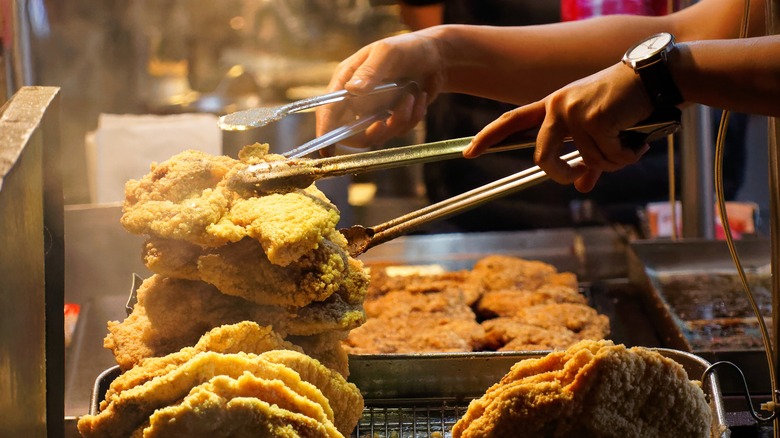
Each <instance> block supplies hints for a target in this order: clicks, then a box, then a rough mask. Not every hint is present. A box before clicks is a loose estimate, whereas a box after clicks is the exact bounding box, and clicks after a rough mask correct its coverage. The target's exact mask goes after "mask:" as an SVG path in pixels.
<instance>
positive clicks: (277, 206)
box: [121, 145, 340, 266]
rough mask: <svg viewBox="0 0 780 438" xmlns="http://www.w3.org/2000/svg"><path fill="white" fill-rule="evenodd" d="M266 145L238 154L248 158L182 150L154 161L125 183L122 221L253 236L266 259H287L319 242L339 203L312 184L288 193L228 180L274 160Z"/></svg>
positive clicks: (211, 238) (204, 240)
mask: <svg viewBox="0 0 780 438" xmlns="http://www.w3.org/2000/svg"><path fill="white" fill-rule="evenodd" d="M267 151H268V146H267V145H264V146H263V145H254V146H252V147H250V148H249V149H248V152H245V153H242V154H240V156H241V157H242V159H243V160H244V161H243V162H242V161H239V160H234V159H232V158H230V157H227V156H212V155H208V154H205V153H203V152H198V151H193V150H189V151H185V152H182V153H180V154H177V155H174V156H173V157H171V158H170V159H168V160H166V161H164V162H162V163H160V164H157V163H155V164H153V165H152V167H151V172H150V173H148V174H147V175H145V176H144V177H142V178H141V179H139V180H130V181H128V182H127V184H126V185H125V202H124V205H123V215H122V218H121V223H122V225H123V226H124V227H125V228H126V229H127V230H128V231H130V232H132V233H135V234H146V235H149V236H152V237H157V238H162V239H176V240H184V241H187V242H190V243H193V244H197V245H200V246H207V247H216V246H220V245H224V244H226V243H228V242H238V241H239V240H241V239H243V238H245V237H250V238H252V239H255V240H257V241H258V242H259V243H260V244H261V245H262V248H263V250H264V251H265V253H266V255H267V257H268V260H269V261H270V262H271V263H273V264H276V265H279V266H287V265H289V264H291V263H294V262H296V261H297V260H298V259H300V258H301V257H302V256H304V255H306V254H308V253H310V252H312V251H313V250H315V249H316V248H318V247H319V245H320V242H321V241H322V240H323V238H325V237H326V236H328V235H330V234H331V233H332V232H333V230H334V229H335V226H336V224H337V223H338V221H339V216H340V214H339V211H338V208H336V206H335V205H333V204H332V203H331V202H330V201H328V199H327V198H326V197H325V196H324V195H323V194H322V192H320V191H319V190H317V188H316V187H314V186H311V187H309V188H306V189H304V190H295V191H291V192H289V193H285V194H271V195H267V196H259V197H254V196H246V197H242V196H241V195H239V194H238V193H236V192H233V191H232V190H231V189H229V188H228V181H229V180H230V178H231V177H232V176H234V175H235V174H236V172H237V171H238V170H239V169H242V168H244V167H246V165H247V164H249V163H257V162H262V161H276V160H280V159H284V158H283V157H281V156H278V155H273V154H267Z"/></svg>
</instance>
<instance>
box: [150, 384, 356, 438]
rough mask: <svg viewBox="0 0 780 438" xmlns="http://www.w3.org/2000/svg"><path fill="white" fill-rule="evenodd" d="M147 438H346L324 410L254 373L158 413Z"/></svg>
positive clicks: (205, 388)
mask: <svg viewBox="0 0 780 438" xmlns="http://www.w3.org/2000/svg"><path fill="white" fill-rule="evenodd" d="M261 431H262V432H261ZM143 434H144V437H145V438H158V437H159V438H164V437H171V436H187V437H191V436H195V437H204V438H205V437H239V436H240V437H256V436H263V435H264V436H274V437H300V436H317V437H320V436H321V437H339V438H341V437H343V435H342V434H341V433H339V432H338V430H336V428H335V426H334V425H333V423H332V422H331V420H330V419H329V418H328V417H327V415H326V414H325V411H324V410H323V408H322V406H321V405H319V404H317V403H315V402H313V401H312V400H309V399H308V398H306V397H305V396H302V395H300V394H298V393H296V392H295V391H293V390H292V389H291V388H290V387H288V386H286V385H285V384H284V383H283V382H282V381H281V380H267V379H264V378H260V377H256V376H253V375H252V374H250V373H244V374H243V375H241V376H240V377H238V378H237V379H233V378H230V377H228V376H216V377H214V378H212V379H211V380H209V381H208V382H206V383H203V384H201V385H198V386H196V387H194V388H192V390H190V392H189V394H187V396H186V397H184V400H183V401H182V402H181V403H179V404H175V405H171V406H166V407H164V408H161V409H158V410H156V411H155V412H154V413H153V414H152V415H151V416H150V417H149V426H148V427H146V428H145V429H144V430H143Z"/></svg>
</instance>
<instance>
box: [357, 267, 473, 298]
mask: <svg viewBox="0 0 780 438" xmlns="http://www.w3.org/2000/svg"><path fill="white" fill-rule="evenodd" d="M410 268H411V267H410ZM387 269H388V268H387V267H382V266H370V270H371V283H370V284H369V287H368V292H367V293H366V298H367V299H368V300H371V299H374V298H378V297H380V296H382V295H385V294H387V293H388V292H393V291H406V292H410V293H416V294H426V293H432V292H445V291H450V290H457V291H460V293H462V294H463V299H464V300H465V302H466V304H468V305H472V304H474V303H475V302H476V301H477V300H478V299H479V297H480V296H482V293H483V291H484V288H483V286H482V284H481V283H480V282H477V281H472V276H471V273H470V272H469V271H453V272H442V273H436V274H419V273H407V274H405V275H389V274H388V272H387ZM410 270H413V269H410Z"/></svg>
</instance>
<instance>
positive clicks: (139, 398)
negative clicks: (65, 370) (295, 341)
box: [78, 352, 333, 438]
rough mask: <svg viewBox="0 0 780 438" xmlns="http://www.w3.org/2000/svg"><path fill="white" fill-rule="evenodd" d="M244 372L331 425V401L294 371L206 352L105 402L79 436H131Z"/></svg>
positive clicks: (254, 359) (83, 424) (245, 357)
mask: <svg viewBox="0 0 780 438" xmlns="http://www.w3.org/2000/svg"><path fill="white" fill-rule="evenodd" d="M292 353H295V352H292ZM296 354H301V353H296ZM302 356H303V355H302ZM309 360H313V359H309ZM245 372H249V373H251V374H253V375H255V376H261V377H263V378H265V379H278V380H280V381H282V382H283V383H284V384H285V386H287V387H289V388H291V389H292V390H294V391H295V392H296V393H298V394H300V395H302V396H304V397H306V398H308V399H309V400H312V401H314V402H315V403H317V404H319V405H320V406H322V407H323V409H324V410H325V413H326V415H327V416H328V419H330V420H331V421H332V419H333V411H332V409H330V405H329V404H328V400H327V399H326V398H325V397H324V396H323V395H322V393H321V392H320V391H319V390H318V389H317V388H316V387H315V386H314V385H312V384H311V383H308V382H306V381H303V380H302V379H301V377H300V375H299V374H298V373H297V372H295V371H294V370H292V369H291V368H289V367H287V366H284V365H280V364H275V363H271V362H269V361H267V360H264V359H262V358H261V356H257V355H251V354H245V353H237V354H221V353H214V352H203V353H198V354H196V355H195V356H193V357H192V358H190V359H189V360H187V361H186V362H185V363H183V364H181V365H180V366H178V367H175V368H173V369H172V370H170V371H169V372H167V373H166V374H164V375H159V376H157V377H155V378H153V379H151V380H148V381H146V382H144V383H143V384H141V385H138V386H134V387H132V388H128V389H125V390H124V391H121V392H117V393H116V394H115V396H114V397H112V398H111V399H106V400H107V402H108V403H107V405H106V407H105V409H102V410H101V411H100V413H99V414H97V415H87V416H84V417H81V419H80V420H79V423H78V428H79V432H80V433H81V435H82V436H84V437H85V438H89V437H125V436H128V435H129V434H130V433H131V432H133V430H135V429H136V428H137V427H138V426H140V425H141V423H142V422H144V421H145V420H146V419H147V418H149V416H151V415H152V413H154V411H155V410H157V409H160V408H164V407H166V406H170V405H172V404H174V403H176V402H177V401H179V400H181V399H182V398H184V396H185V395H187V393H189V391H190V390H191V389H192V388H194V387H195V386H198V385H200V384H202V383H205V382H208V381H209V380H211V379H212V378H213V377H215V376H221V375H225V376H229V377H232V378H237V377H239V376H241V375H242V374H244V373H245Z"/></svg>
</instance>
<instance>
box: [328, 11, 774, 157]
mask: <svg viewBox="0 0 780 438" xmlns="http://www.w3.org/2000/svg"><path fill="white" fill-rule="evenodd" d="M749 1H750V2H751V11H752V12H753V13H752V14H751V26H750V29H751V30H752V31H753V32H762V31H763V13H764V0H749ZM743 9H744V0H701V1H700V2H698V3H696V4H695V5H693V6H691V7H689V8H686V9H685V10H682V11H679V12H677V13H675V14H671V15H668V16H664V17H639V16H607V17H600V18H595V19H590V20H583V21H578V22H569V23H555V24H548V25H539V26H525V27H492V26H464V25H444V26H435V27H431V28H427V29H423V30H420V31H417V32H412V33H409V34H405V35H399V36H395V37H391V38H387V39H384V40H380V41H377V42H375V43H372V44H370V45H368V46H366V47H364V48H362V49H360V50H359V51H358V52H356V53H355V54H354V55H352V56H350V57H349V58H347V59H346V60H344V61H342V63H341V64H340V65H339V67H338V69H337V70H336V72H335V73H334V75H333V77H332V79H331V82H330V85H329V89H330V90H331V91H333V90H339V89H343V88H346V89H347V90H349V91H351V92H353V93H356V94H361V93H365V92H367V91H368V90H370V89H372V88H373V87H375V86H376V85H378V84H380V83H382V82H385V81H392V80H397V79H399V78H405V79H411V80H415V81H416V82H418V83H419V84H420V85H421V88H422V92H421V93H419V94H417V95H415V96H408V97H407V98H406V99H403V100H402V101H401V103H400V104H399V105H398V106H397V107H396V108H395V111H394V113H393V116H392V117H391V118H390V119H389V120H388V121H387V122H386V124H384V125H382V124H375V126H372V128H371V129H369V130H367V131H366V134H367V135H366V136H363V137H361V138H360V139H359V140H358V142H362V143H364V144H366V143H382V142H383V141H384V140H386V139H387V138H389V137H391V136H393V135H395V134H399V133H402V132H405V131H406V130H408V129H411V127H413V126H414V125H415V124H416V123H417V122H419V121H420V120H421V119H422V117H423V115H424V112H425V107H426V106H427V104H428V103H430V102H431V101H432V100H433V99H435V98H436V96H437V95H438V94H439V93H441V92H461V93H466V94H473V95H477V96H482V97H488V98H492V99H496V100H502V101H505V102H511V103H515V104H519V105H521V104H526V103H529V102H533V101H536V100H539V99H541V98H543V97H544V96H546V95H547V94H549V93H552V92H553V91H554V90H557V89H559V88H561V87H563V86H564V85H566V84H568V83H571V82H572V81H575V80H577V79H579V78H583V77H586V76H588V75H590V74H593V73H595V72H597V71H600V70H602V69H604V68H606V67H608V66H610V65H613V64H614V63H615V62H617V61H618V60H620V57H621V56H622V54H623V53H624V52H625V51H626V49H627V48H628V47H629V46H630V45H632V44H634V43H635V42H637V41H639V40H641V39H642V38H644V37H647V36H649V35H652V34H654V33H658V32H662V31H667V32H670V33H672V34H674V35H675V37H676V38H677V40H678V41H694V40H707V39H719V38H720V39H725V38H734V37H736V36H738V34H739V29H740V21H741V17H742V16H743ZM336 111H337V110H335V109H333V108H328V107H323V108H321V109H319V110H318V111H317V132H318V133H319V134H322V133H324V132H327V131H328V130H330V129H333V128H334V127H335V126H337V125H339V124H341V123H343V122H342V121H341V120H342V116H341V115H340V114H339V113H337V112H336Z"/></svg>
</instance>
